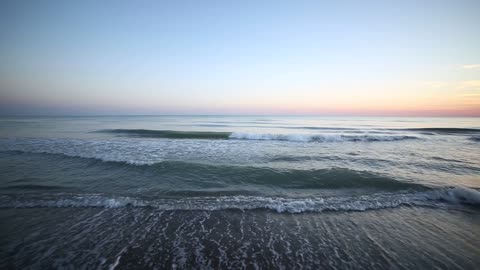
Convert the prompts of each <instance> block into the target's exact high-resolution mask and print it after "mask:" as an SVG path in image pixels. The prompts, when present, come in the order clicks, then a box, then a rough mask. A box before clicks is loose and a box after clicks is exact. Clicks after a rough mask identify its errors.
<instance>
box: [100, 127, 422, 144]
mask: <svg viewBox="0 0 480 270" xmlns="http://www.w3.org/2000/svg"><path fill="white" fill-rule="evenodd" d="M98 132H101V133H111V134H117V135H120V136H128V137H139V138H166V139H209V140H228V139H236V140H274V141H292V142H344V141H348V142H379V141H399V140H408V139H418V137H415V136H410V135H380V134H378V135H373V134H358V135H345V134H274V133H249V132H213V131H174V130H149V129H108V130H100V131H98Z"/></svg>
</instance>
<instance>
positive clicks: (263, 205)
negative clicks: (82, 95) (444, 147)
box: [0, 187, 480, 213]
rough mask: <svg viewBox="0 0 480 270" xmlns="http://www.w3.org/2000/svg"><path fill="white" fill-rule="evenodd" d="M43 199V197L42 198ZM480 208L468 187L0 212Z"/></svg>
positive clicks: (58, 200)
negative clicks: (449, 205)
mask: <svg viewBox="0 0 480 270" xmlns="http://www.w3.org/2000/svg"><path fill="white" fill-rule="evenodd" d="M42 196H43V197H42ZM444 202H447V203H450V204H468V205H472V206H478V205H480V192H479V191H478V190H475V189H470V188H465V187H455V188H445V189H438V190H432V191H425V192H404V193H380V194H371V195H363V196H352V197H325V198H319V197H312V198H302V199H300V198H281V197H259V196H223V197H194V198H181V199H173V198H165V199H154V200H148V199H140V198H134V197H120V196H117V197H111V196H104V195H98V194H86V195H66V194H61V195H56V196H53V195H50V196H45V195H34V196H21V197H14V196H12V195H3V196H0V208H69V207H71V208H85V207H101V208H123V207H151V208H155V209H158V210H185V211H192V210H193V211H195V210H203V211H217V210H243V211H246V210H261V209H264V210H273V211H275V212H278V213H304V212H326V211H367V210H377V209H385V208H395V207H400V206H419V207H422V206H425V207H436V206H438V207H440V205H439V204H438V203H444Z"/></svg>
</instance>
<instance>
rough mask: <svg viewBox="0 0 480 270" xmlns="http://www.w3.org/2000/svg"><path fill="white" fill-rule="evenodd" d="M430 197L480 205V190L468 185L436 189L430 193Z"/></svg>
mask: <svg viewBox="0 0 480 270" xmlns="http://www.w3.org/2000/svg"><path fill="white" fill-rule="evenodd" d="M428 198H430V199H433V200H444V201H449V202H454V203H466V204H472V205H480V192H479V191H478V190H475V189H471V188H466V187H456V188H450V189H441V190H435V191H432V192H430V193H429V194H428Z"/></svg>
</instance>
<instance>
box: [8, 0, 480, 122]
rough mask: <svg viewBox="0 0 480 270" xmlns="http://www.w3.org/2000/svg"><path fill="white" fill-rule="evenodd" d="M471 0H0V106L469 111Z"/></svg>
mask: <svg viewBox="0 0 480 270" xmlns="http://www.w3.org/2000/svg"><path fill="white" fill-rule="evenodd" d="M479 14H480V1H478V0H473V1H462V0H458V1H457V0H455V1H454V0H451V1H442V0H438V1H421V0H417V1H368V0H365V1H342V0H340V1H319V0H316V1H281V0H277V1H260V0H258V1H249V0H244V1H234V0H232V1H208V0H205V1H182V0H178V1H160V0H156V1H143V0H139V1H121V0H102V1H89V0H84V1H69V0H62V1H49V0H15V1H10V0H2V1H0V60H1V61H0V115H92V114H94V115H98V114H109V115H112V114H308V115H359V116H361V115H372V116H480V27H479V26H480V16H479Z"/></svg>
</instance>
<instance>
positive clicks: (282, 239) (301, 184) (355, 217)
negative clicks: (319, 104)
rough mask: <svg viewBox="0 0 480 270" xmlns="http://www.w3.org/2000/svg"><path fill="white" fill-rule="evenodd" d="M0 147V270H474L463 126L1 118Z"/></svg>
mask: <svg viewBox="0 0 480 270" xmlns="http://www.w3.org/2000/svg"><path fill="white" fill-rule="evenodd" d="M0 131H1V132H0V215H1V221H0V225H1V227H2V240H1V241H0V246H1V247H2V249H1V250H2V251H1V252H2V256H1V257H2V259H1V260H0V266H3V267H4V268H5V267H6V268H9V267H13V268H23V267H33V268H50V267H54V268H57V267H78V266H80V265H86V266H87V267H88V268H97V267H100V268H104V267H105V268H108V267H109V266H111V267H119V268H131V267H132V266H133V265H135V263H138V266H144V267H147V268H154V267H159V268H171V267H180V268H190V267H200V268H244V267H245V268H256V267H259V268H282V267H285V268H299V267H300V266H305V267H307V268H318V267H321V268H368V269H375V268H378V269H384V268H386V267H388V268H398V269H402V268H405V269H409V268H411V267H421V268H431V267H439V268H474V267H475V265H477V264H478V263H479V261H478V258H480V256H478V255H480V253H479V251H480V250H479V249H478V247H477V246H478V245H476V244H475V243H476V242H479V240H480V235H479V234H478V232H479V231H480V221H479V219H478V216H479V213H480V212H479V208H478V207H479V205H480V143H479V140H480V119H479V118H368V117H314V116H311V117H307V116H304V117H300V116H123V117H121V116H118V117H57V118H55V117H54V118H49V117H30V118H26V117H23V118H18V117H17V118H1V119H0ZM380 221H381V222H380ZM135 224H136V225H135ZM135 226H136V227H135ZM290 228H295V230H296V233H294V231H295V230H290ZM404 228H408V232H404ZM352 230H353V231H352ZM150 231H153V232H155V234H152V233H149V232H150ZM334 231H340V232H344V233H342V234H339V235H336V234H335V233H333V232H334ZM354 231H357V233H354ZM77 234H78V235H80V236H81V237H80V236H76V235H77ZM357 234H358V235H357ZM82 235H83V236H82ZM89 235H98V236H99V239H98V240H95V239H94V238H91V237H90V236H89ZM357 236H358V237H357ZM79 237H80V238H79ZM394 239H398V241H394ZM417 239H424V240H425V241H423V242H421V243H417V244H415V245H413V244H409V243H411V242H412V241H413V242H415V241H417ZM352 241H354V242H358V243H357V244H354V245H351V246H348V245H346V243H347V242H352ZM381 243H383V244H381ZM26 245H28V247H27V246H26ZM65 245H67V246H65ZM69 247H70V248H69ZM453 247H455V248H453ZM65 249H66V250H67V251H62V250H65ZM92 250H93V251H92ZM363 250H368V254H367V255H366V257H365V256H364V255H362V254H363ZM65 252H66V253H65ZM410 252H413V253H410ZM425 252H428V254H430V255H429V256H430V257H428V258H426V257H425V256H423V257H422V256H420V255H418V254H423V253H425ZM415 254H417V255H418V256H415ZM362 256H363V257H362ZM412 256H413V257H412ZM367 258H368V259H367ZM412 258H413V259H412ZM446 258H448V259H446Z"/></svg>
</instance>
